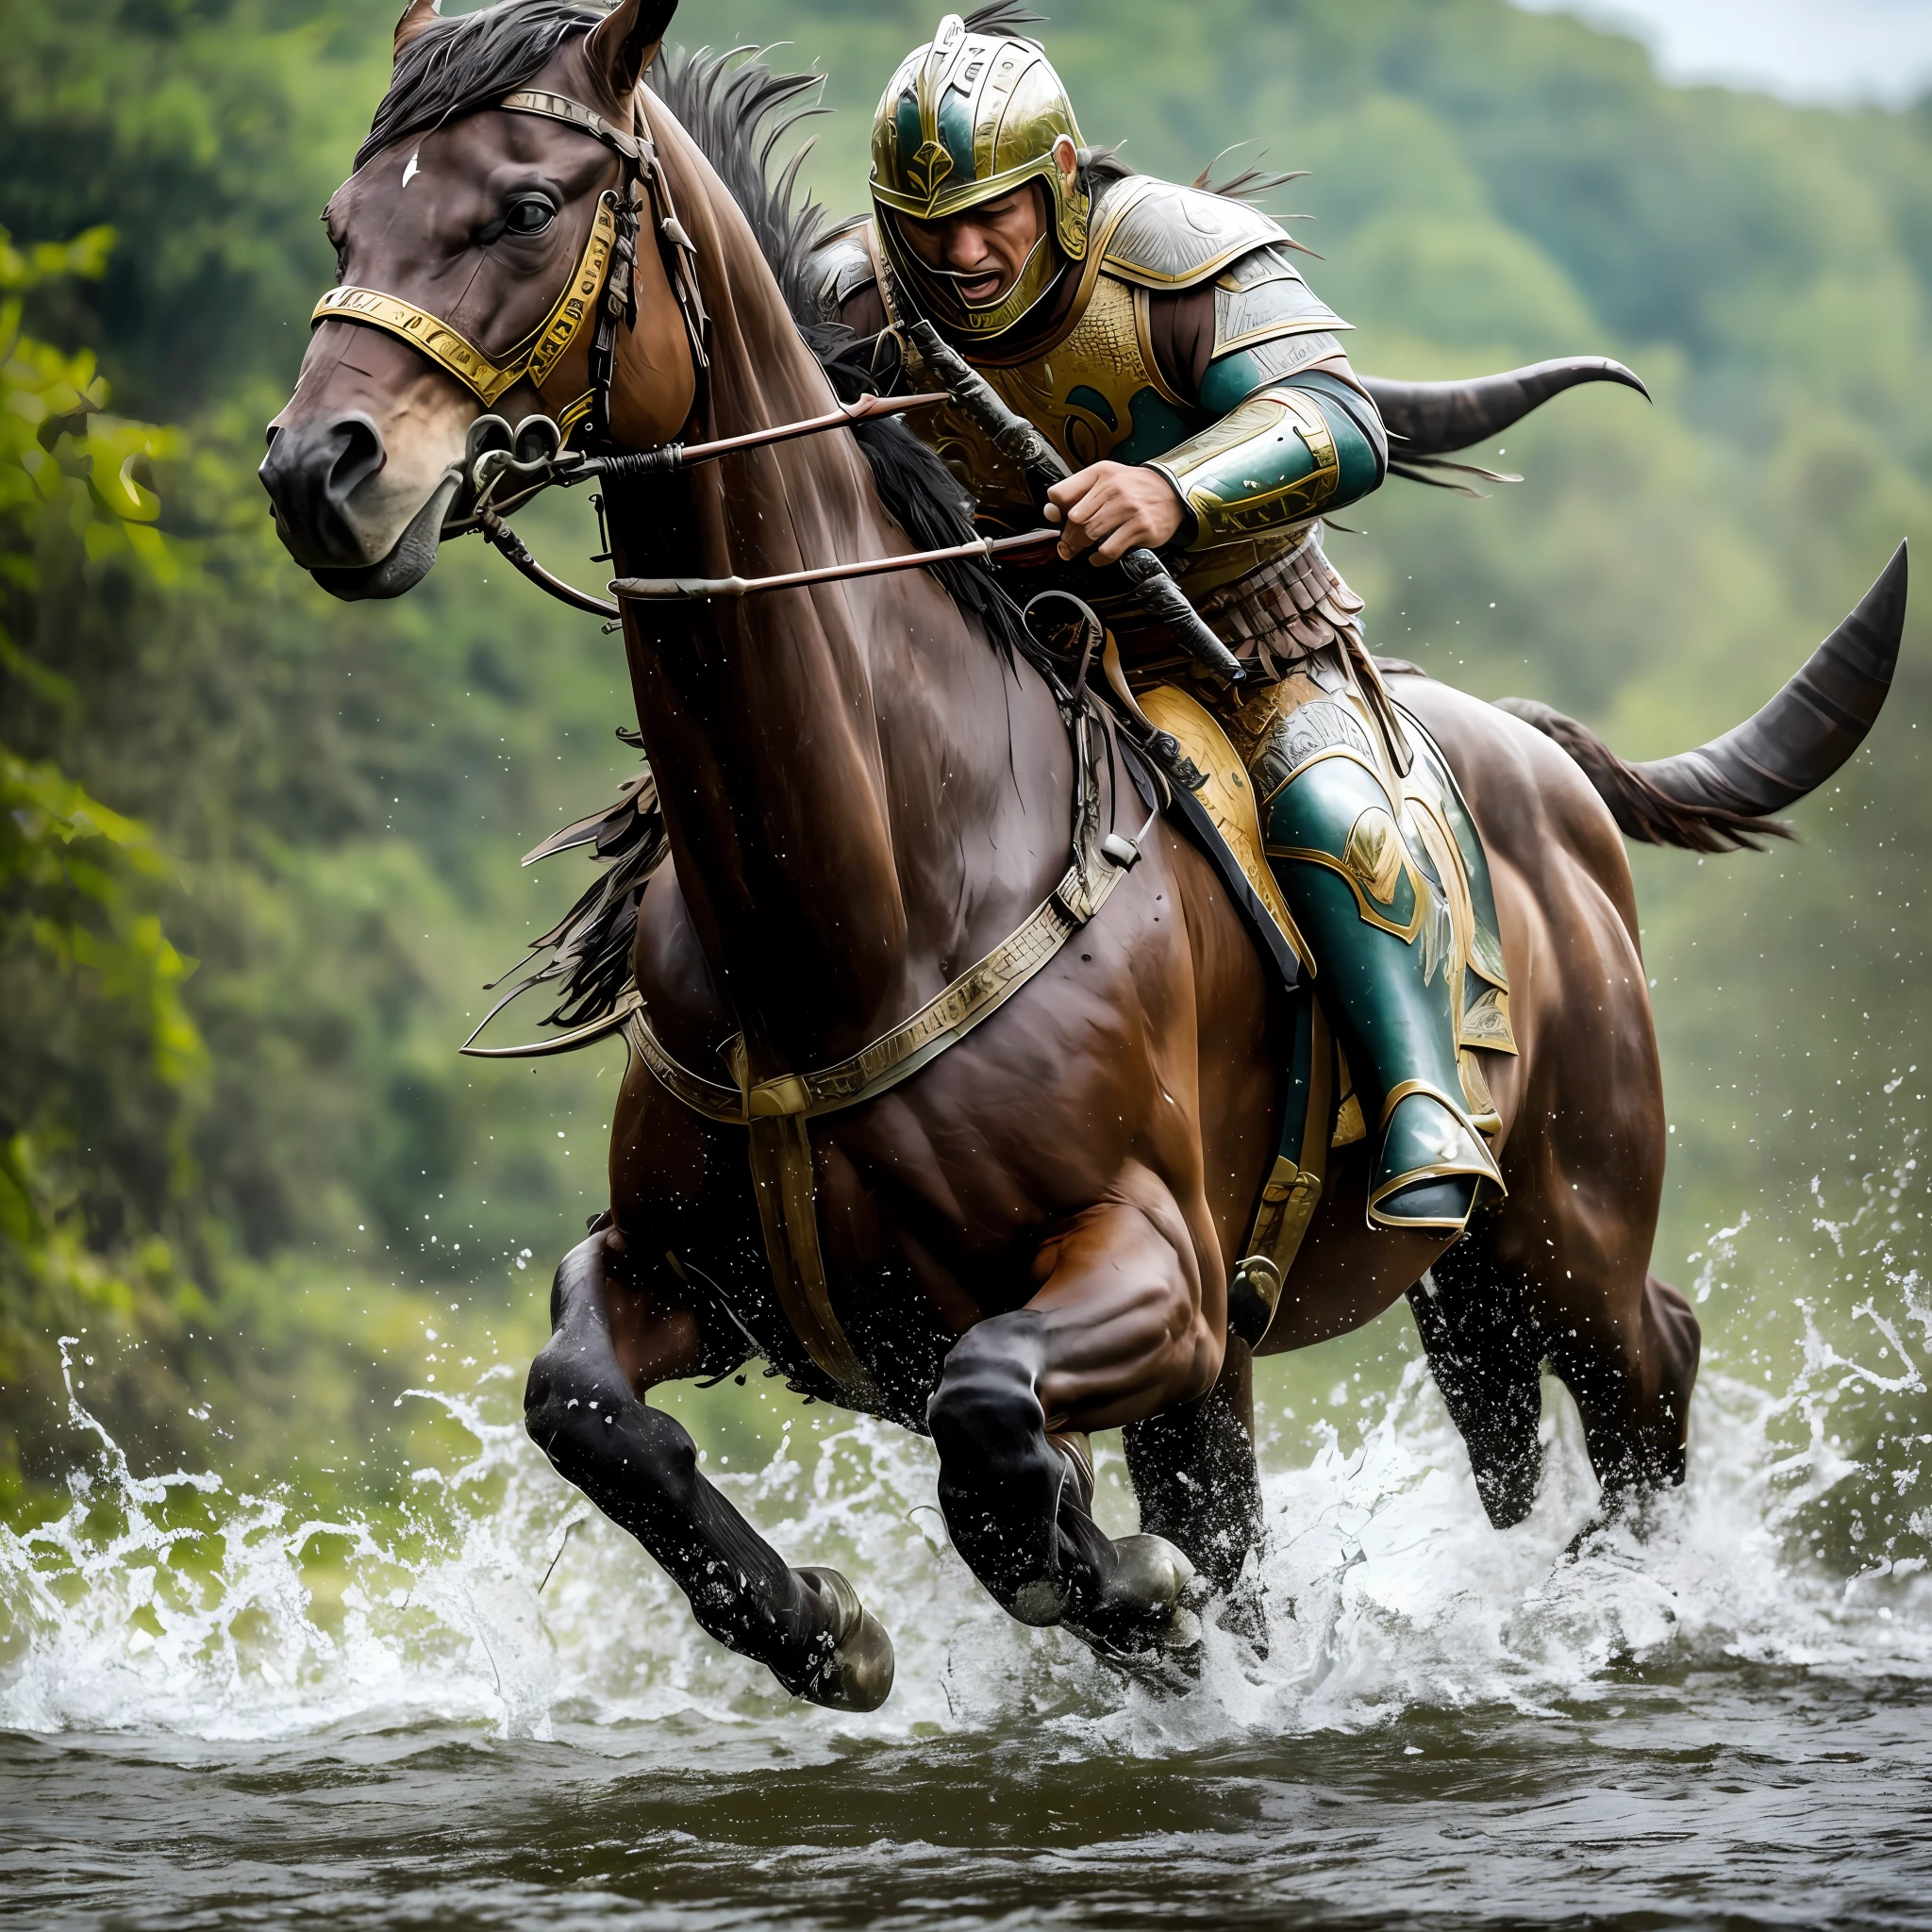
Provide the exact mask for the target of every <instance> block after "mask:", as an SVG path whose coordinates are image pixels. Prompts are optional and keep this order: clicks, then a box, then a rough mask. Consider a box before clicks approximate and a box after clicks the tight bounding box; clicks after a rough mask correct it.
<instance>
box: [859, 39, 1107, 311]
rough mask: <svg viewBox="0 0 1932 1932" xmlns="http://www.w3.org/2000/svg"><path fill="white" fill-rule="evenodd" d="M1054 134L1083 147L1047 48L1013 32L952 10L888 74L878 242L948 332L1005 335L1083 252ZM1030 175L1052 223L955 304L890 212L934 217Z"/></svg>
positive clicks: (878, 121)
mask: <svg viewBox="0 0 1932 1932" xmlns="http://www.w3.org/2000/svg"><path fill="white" fill-rule="evenodd" d="M1062 136H1064V137H1065V138H1066V139H1067V140H1069V141H1071V142H1073V143H1074V146H1075V147H1076V148H1077V147H1078V146H1079V145H1080V130H1079V127H1078V126H1077V125H1075V123H1074V104H1073V103H1072V102H1071V101H1070V100H1069V99H1068V98H1067V91H1066V89H1065V87H1064V86H1063V85H1062V84H1061V81H1060V77H1059V75H1058V74H1056V73H1055V72H1054V71H1053V63H1052V62H1051V61H1049V60H1048V59H1047V58H1046V55H1045V53H1044V51H1043V50H1042V49H1041V47H1040V46H1039V45H1038V44H1037V43H1036V42H1032V41H1026V40H1021V39H1019V38H1018V37H1017V36H1015V35H1010V34H997V33H974V32H972V31H970V30H969V29H968V27H967V25H966V24H965V22H964V21H962V20H961V19H960V18H959V16H958V14H957V13H949V14H947V15H946V17H945V18H944V19H943V20H942V21H941V22H940V26H939V31H938V32H937V33H936V34H935V35H934V36H933V37H932V41H931V42H930V44H929V45H926V46H924V47H915V48H914V49H913V50H912V52H911V53H910V54H908V56H907V57H906V58H905V59H904V60H903V61H901V62H900V64H899V71H898V72H897V73H896V74H894V75H892V79H891V85H890V86H889V87H888V88H887V89H886V92H885V93H884V95H883V96H882V97H881V99H880V101H879V105H878V111H877V113H876V114H874V117H873V124H872V198H873V203H874V207H875V208H876V209H877V211H878V217H879V220H878V230H879V240H880V242H881V243H882V244H883V246H884V248H885V251H886V255H887V258H888V259H889V260H890V261H891V266H892V269H893V272H894V274H895V275H897V276H898V278H899V280H900V281H901V283H902V284H905V285H907V286H908V289H909V290H910V291H911V292H912V293H913V295H914V296H915V298H916V300H917V302H918V305H919V307H920V308H922V309H924V311H925V312H926V313H927V314H928V315H930V316H931V317H932V318H933V319H934V320H935V321H937V322H940V323H942V324H943V325H945V326H946V327H947V328H948V329H950V330H952V331H953V332H954V333H956V334H958V335H961V336H964V337H966V338H967V339H969V340H970V341H974V342H984V341H991V340H992V339H993V338H994V337H997V336H1001V335H1004V334H1005V333H1006V332H1007V331H1008V329H1010V328H1011V327H1013V325H1015V324H1016V323H1018V322H1019V321H1020V320H1021V318H1022V317H1023V316H1024V315H1025V314H1026V312H1027V311H1028V310H1029V309H1030V308H1032V307H1033V306H1034V304H1035V303H1036V302H1038V301H1039V300H1040V298H1041V296H1042V295H1043V294H1044V293H1045V292H1046V291H1047V289H1048V288H1049V287H1050V286H1051V285H1052V283H1053V281H1054V280H1055V278H1056V277H1057V276H1058V274H1059V272H1060V270H1061V268H1062V267H1063V266H1064V263H1065V261H1066V260H1073V261H1078V260H1080V259H1082V258H1084V257H1085V255H1086V253H1087V220H1088V215H1089V213H1090V211H1091V206H1092V197H1091V195H1090V194H1089V193H1088V192H1087V190H1086V189H1085V188H1084V187H1082V186H1080V185H1079V184H1078V183H1077V182H1075V184H1074V186H1072V187H1069V186H1068V184H1067V181H1066V177H1065V176H1064V175H1062V174H1061V173H1060V170H1059V165H1058V162H1057V161H1056V160H1055V159H1054V152H1053V151H1054V146H1055V143H1056V142H1058V141H1059V140H1060V138H1061V137H1062ZM1028 181H1042V182H1044V183H1045V184H1046V190H1047V193H1048V194H1049V196H1050V197H1051V199H1052V207H1053V223H1052V225H1051V227H1050V228H1049V230H1048V232H1047V233H1045V234H1043V235H1041V238H1040V241H1039V242H1038V244H1037V245H1036V246H1035V248H1034V250H1033V253H1032V254H1031V255H1030V256H1028V258H1026V263H1025V265H1024V268H1022V270H1021V271H1020V274H1019V275H1018V276H1017V277H1015V279H1014V282H1013V286H1012V287H1011V288H1010V289H1008V291H1006V293H1005V294H1003V295H1002V296H1000V297H999V298H998V299H997V300H996V301H993V302H989V303H985V304H983V305H980V306H977V307H974V306H970V305H968V304H967V303H965V302H963V301H961V300H960V298H959V296H958V292H957V290H956V278H955V277H954V276H953V275H951V274H950V273H948V272H946V271H943V270H936V269H930V268H927V267H926V265H925V264H924V262H923V261H921V260H920V259H919V258H918V257H917V256H916V255H915V254H914V253H913V252H912V250H911V249H910V248H909V247H908V246H907V244H906V240H905V237H904V234H903V233H902V231H901V229H900V225H899V223H898V222H897V221H896V220H895V219H894V217H895V216H896V215H900V214H908V215H912V216H915V217H917V218H918V219H919V220H921V221H929V222H930V221H943V220H944V219H945V217H946V216H948V215H956V214H958V213H959V212H960V211H961V210H962V209H965V208H976V207H978V206H979V204H980V203H982V202H987V201H992V200H995V199H997V198H998V197H999V196H1000V195H1003V194H1010V193H1011V192H1013V190H1014V189H1016V188H1019V187H1021V186H1023V185H1024V183H1026V182H1028Z"/></svg>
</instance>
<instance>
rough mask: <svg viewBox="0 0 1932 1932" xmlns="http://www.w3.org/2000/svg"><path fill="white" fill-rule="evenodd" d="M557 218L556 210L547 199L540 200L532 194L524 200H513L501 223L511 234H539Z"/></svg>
mask: <svg viewBox="0 0 1932 1932" xmlns="http://www.w3.org/2000/svg"><path fill="white" fill-rule="evenodd" d="M556 219H557V210H556V209H555V208H552V207H551V206H550V204H549V203H548V202H547V201H540V200H538V199H537V197H536V196H534V195H532V196H530V197H529V198H528V199H526V200H524V201H513V202H511V203H510V205H509V208H508V212H507V213H506V214H505V215H504V218H503V225H504V226H505V227H506V228H508V230H509V232H510V233H511V234H512V235H541V233H542V232H543V230H544V229H545V228H547V227H548V226H549V225H551V223H552V222H554V221H555V220H556Z"/></svg>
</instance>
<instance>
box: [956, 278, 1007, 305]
mask: <svg viewBox="0 0 1932 1932" xmlns="http://www.w3.org/2000/svg"><path fill="white" fill-rule="evenodd" d="M1005 280H1006V277H1005V276H1004V275H997V274H995V275H980V276H978V277H977V278H976V279H975V280H973V281H961V282H960V283H959V285H958V288H959V296H960V299H961V300H962V301H965V302H971V303H974V304H975V305H977V304H978V303H981V302H991V300H992V299H993V297H994V296H995V295H997V294H998V293H999V291H1000V284H1001V283H1002V282H1004V281H1005Z"/></svg>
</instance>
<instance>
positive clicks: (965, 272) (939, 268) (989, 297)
mask: <svg viewBox="0 0 1932 1932" xmlns="http://www.w3.org/2000/svg"><path fill="white" fill-rule="evenodd" d="M1059 147H1060V148H1064V149H1065V151H1066V152H1065V156H1064V158H1062V156H1061V155H1060V154H1059V153H1058V151H1056V153H1055V156H1054V158H1055V160H1056V161H1058V162H1059V163H1060V165H1061V168H1062V171H1063V174H1064V175H1065V178H1066V179H1067V181H1068V183H1069V185H1071V184H1072V182H1073V180H1074V171H1075V166H1076V163H1075V159H1074V143H1073V142H1071V141H1065V140H1062V141H1061V142H1059ZM896 220H897V222H898V225H899V230H900V233H901V234H903V235H904V236H905V238H906V245H907V246H908V248H909V249H911V251H912V252H913V254H914V255H916V256H917V257H918V258H919V259H920V260H921V261H922V262H923V263H924V265H925V267H926V268H927V269H928V270H929V271H931V273H933V274H934V275H944V276H945V277H946V278H947V279H948V280H949V281H950V282H951V284H952V286H953V289H954V291H955V292H956V293H957V294H958V298H959V300H960V301H961V302H963V303H964V304H965V305H966V306H967V307H968V308H986V307H988V306H989V305H990V304H991V303H995V302H998V301H999V300H1000V299H1001V297H1002V296H1004V295H1005V294H1006V293H1007V291H1008V290H1009V289H1011V288H1012V287H1013V285H1014V284H1015V283H1016V282H1017V281H1018V280H1019V279H1020V276H1021V274H1022V273H1023V271H1024V269H1025V267H1026V264H1027V262H1028V261H1029V260H1030V259H1031V258H1032V257H1033V253H1034V251H1035V250H1036V249H1037V248H1039V247H1040V246H1041V243H1042V242H1047V245H1049V246H1051V242H1048V237H1049V235H1050V232H1051V229H1052V226H1053V208H1052V206H1051V204H1050V203H1049V201H1048V199H1047V192H1046V188H1045V186H1044V184H1043V183H1041V182H1040V181H1023V182H1021V183H1020V185H1019V186H1018V187H1017V188H1015V189H1014V190H1013V192H1011V193H1010V194H1002V195H1000V196H998V197H997V198H996V199H994V200H992V201H983V202H981V203H979V204H978V206H977V207H974V208H964V209H962V210H961V211H960V212H959V213H958V214H956V215H947V216H946V217H944V218H943V219H942V220H940V221H921V220H920V219H919V218H918V217H917V216H915V215H908V214H899V215H897V217H896Z"/></svg>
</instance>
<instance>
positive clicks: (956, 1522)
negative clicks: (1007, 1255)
mask: <svg viewBox="0 0 1932 1932" xmlns="http://www.w3.org/2000/svg"><path fill="white" fill-rule="evenodd" d="M1194 1254H1195V1249H1194V1244H1193V1241H1192V1240H1191V1237H1190V1235H1189V1232H1188V1228H1187V1225H1186V1223H1185V1220H1184V1218H1183V1216H1182V1214H1181V1210H1180V1208H1179V1207H1178V1206H1177V1205H1176V1203H1175V1202H1174V1197H1173V1195H1172V1194H1171V1193H1170V1192H1169V1191H1168V1190H1167V1189H1166V1187H1165V1186H1164V1185H1163V1184H1162V1183H1161V1182H1160V1181H1158V1179H1157V1178H1156V1177H1155V1176H1154V1175H1153V1174H1151V1173H1149V1172H1148V1171H1147V1170H1145V1169H1144V1168H1142V1169H1136V1170H1134V1171H1133V1172H1131V1173H1130V1174H1128V1175H1126V1176H1124V1177H1123V1181H1122V1184H1121V1185H1120V1187H1119V1188H1118V1189H1117V1191H1116V1193H1115V1196H1114V1198H1113V1199H1111V1200H1109V1201H1107V1202H1104V1203H1102V1204H1101V1205H1099V1206H1097V1207H1094V1208H1089V1209H1088V1210H1087V1211H1086V1212H1084V1213H1082V1214H1079V1215H1077V1216H1075V1217H1074V1221H1073V1222H1072V1224H1070V1225H1069V1226H1068V1228H1067V1229H1066V1230H1065V1232H1064V1233H1062V1234H1059V1235H1058V1236H1056V1237H1055V1238H1054V1239H1052V1240H1050V1241H1046V1242H1045V1243H1043V1244H1042V1246H1041V1253H1040V1256H1039V1257H1038V1258H1037V1260H1036V1264H1035V1274H1036V1277H1042V1276H1043V1286H1042V1287H1041V1291H1040V1292H1039V1293H1038V1294H1036V1295H1035V1296H1034V1298H1033V1300H1032V1301H1030V1302H1029V1303H1028V1304H1027V1305H1026V1307H1024V1308H1020V1309H1017V1310H1016V1311H1014V1312H1013V1313H1011V1314H1007V1315H995V1316H992V1317H991V1318H990V1319H989V1320H987V1321H984V1322H981V1323H979V1324H977V1325H976V1326H974V1327H973V1328H970V1329H968V1330H967V1332H966V1333H965V1334H964V1335H963V1336H961V1337H960V1339H959V1340H958V1341H957V1342H956V1343H955V1344H954V1346H953V1350H952V1353H951V1354H950V1355H949V1356H948V1357H946V1365H945V1369H944V1372H943V1373H942V1374H941V1377H940V1383H939V1387H938V1388H937V1389H936V1390H935V1391H933V1395H932V1400H931V1402H930V1403H929V1405H928V1406H927V1411H926V1414H927V1420H928V1422H929V1424H930V1425H931V1429H932V1437H933V1442H934V1445H935V1446H936V1447H937V1448H938V1450H939V1455H940V1482H939V1492H940V1506H941V1508H942V1509H943V1511H944V1512H945V1518H946V1526H947V1528H948V1530H949V1531H950V1532H951V1534H952V1538H953V1543H954V1547H955V1548H957V1549H958V1552H959V1554H960V1555H961V1556H962V1557H964V1558H965V1559H966V1562H967V1564H968V1566H969V1567H970V1568H971V1569H972V1571H973V1573H974V1575H975V1576H977V1577H978V1578H979V1580H980V1582H981V1583H983V1584H984V1585H985V1586H986V1588H987V1590H988V1591H991V1594H992V1595H993V1597H994V1598H995V1599H996V1600H997V1601H998V1602H999V1603H1000V1604H1001V1605H1003V1606H1004V1607H1006V1608H1007V1609H1008V1611H1010V1612H1011V1614H1012V1615H1013V1616H1015V1617H1017V1618H1019V1619H1020V1621H1021V1622H1022V1623H1025V1624H1060V1623H1065V1624H1068V1625H1069V1626H1070V1627H1072V1628H1073V1629H1074V1631H1075V1632H1076V1633H1077V1634H1079V1635H1081V1636H1082V1637H1083V1638H1085V1639H1086V1640H1087V1641H1091V1642H1092V1643H1094V1645H1095V1647H1096V1648H1099V1649H1101V1650H1103V1651H1105V1652H1108V1653H1112V1654H1117V1655H1122V1656H1129V1655H1133V1654H1135V1653H1141V1654H1144V1653H1147V1652H1150V1651H1154V1650H1158V1649H1161V1648H1173V1647H1178V1646H1182V1645H1185V1644H1187V1643H1190V1642H1191V1641H1193V1639H1194V1636H1195V1625H1194V1622H1193V1619H1192V1617H1191V1614H1189V1613H1188V1612H1187V1610H1186V1609H1185V1608H1184V1607H1182V1604H1181V1598H1182V1595H1183V1592H1184V1591H1186V1590H1187V1588H1188V1586H1189V1585H1190V1583H1191V1581H1192V1577H1193V1571H1192V1566H1191V1564H1190V1563H1189V1561H1188V1560H1187V1558H1186V1557H1184V1556H1182V1554H1181V1553H1180V1551H1178V1550H1177V1549H1175V1548H1174V1546H1173V1545H1172V1544H1171V1543H1169V1542H1167V1541H1165V1540H1163V1539H1162V1538H1160V1537H1158V1536H1155V1535H1151V1534H1148V1535H1142V1536H1138V1537H1124V1538H1123V1539H1121V1541H1119V1542H1116V1541H1113V1540H1112V1539H1111V1538H1110V1537H1108V1535H1107V1534H1106V1532H1105V1531H1104V1530H1102V1529H1101V1527H1100V1526H1099V1524H1096V1523H1095V1522H1094V1520H1093V1517H1092V1513H1091V1485H1090V1483H1089V1481H1088V1480H1087V1477H1086V1467H1085V1461H1084V1458H1083V1457H1081V1456H1080V1455H1079V1454H1078V1453H1077V1452H1076V1451H1075V1450H1074V1448H1073V1446H1072V1445H1071V1444H1070V1445H1068V1446H1066V1447H1064V1448H1063V1447H1062V1446H1060V1443H1059V1441H1056V1438H1064V1437H1065V1436H1067V1435H1070V1434H1073V1433H1074V1432H1078V1431H1087V1430H1092V1429H1104V1428H1119V1427H1122V1426H1124V1425H1125V1424H1132V1423H1140V1422H1144V1421H1146V1420H1147V1418H1149V1417H1150V1416H1154V1415H1158V1414H1159V1413H1160V1412H1161V1411H1163V1410H1164V1409H1166V1408H1168V1407H1171V1406H1173V1405H1175V1404H1183V1403H1190V1402H1199V1401H1200V1400H1201V1399H1202V1398H1203V1397H1204V1396H1206V1395H1207V1394H1208V1392H1209V1391H1210V1390H1211V1389H1212V1388H1213V1387H1214V1382H1215V1378H1216V1376H1217V1375H1218V1374H1219V1372H1220V1368H1221V1353H1220V1349H1219V1347H1218V1346H1217V1344H1216V1340H1215V1336H1214V1333H1213V1330H1212V1328H1211V1327H1210V1326H1209V1324H1208V1320H1207V1318H1206V1315H1205V1313H1204V1310H1203V1308H1202V1306H1201V1283H1200V1279H1199V1273H1198V1268H1197V1264H1196V1262H1195V1259H1194Z"/></svg>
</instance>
